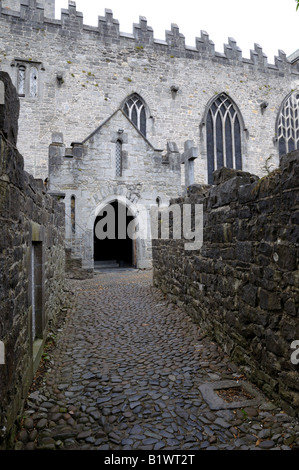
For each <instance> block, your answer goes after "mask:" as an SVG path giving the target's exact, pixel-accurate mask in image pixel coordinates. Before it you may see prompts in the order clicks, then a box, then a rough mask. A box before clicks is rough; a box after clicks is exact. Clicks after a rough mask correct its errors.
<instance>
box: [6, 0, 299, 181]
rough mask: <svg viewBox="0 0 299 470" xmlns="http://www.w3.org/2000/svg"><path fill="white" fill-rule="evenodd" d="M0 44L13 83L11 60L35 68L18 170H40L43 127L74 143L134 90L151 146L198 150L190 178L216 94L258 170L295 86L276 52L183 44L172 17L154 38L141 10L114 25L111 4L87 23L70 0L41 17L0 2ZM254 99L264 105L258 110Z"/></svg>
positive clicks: (38, 8)
mask: <svg viewBox="0 0 299 470" xmlns="http://www.w3.org/2000/svg"><path fill="white" fill-rule="evenodd" d="M199 27H200V25H199ZM8 38H9V39H8ZM0 44H1V47H0V49H1V50H0V60H1V62H0V68H1V69H2V70H4V71H6V72H8V73H9V74H10V76H11V78H12V80H13V83H14V84H16V80H17V68H18V61H17V59H22V60H23V61H25V62H24V64H25V65H26V67H27V68H28V70H29V69H30V67H31V66H32V65H33V64H35V65H36V67H37V68H38V95H37V97H36V98H30V97H28V96H25V97H21V98H20V100H21V117H20V123H19V127H20V129H19V141H18V145H19V148H20V151H21V153H22V154H23V155H24V158H25V167H26V170H27V171H29V172H30V173H31V174H33V175H34V176H35V177H41V178H45V177H46V176H47V174H48V165H47V157H48V146H49V145H50V143H51V141H52V140H51V136H52V133H54V132H62V133H63V135H64V139H65V142H66V145H67V146H69V145H71V143H72V142H74V141H75V142H80V141H82V140H83V139H84V138H85V136H86V135H89V134H90V133H91V132H93V130H94V129H96V128H97V127H98V126H99V125H100V124H101V123H102V122H103V121H105V120H106V119H107V118H108V117H109V116H111V115H112V114H113V113H114V112H115V111H116V110H117V109H118V108H119V107H120V106H121V105H122V103H123V101H124V100H125V99H126V97H128V96H129V95H130V94H131V93H134V92H136V93H139V94H140V95H141V96H142V98H143V99H144V100H145V102H146V104H147V138H148V140H149V141H150V142H151V143H152V145H153V146H154V147H155V148H162V149H165V148H166V142H167V141H171V142H173V141H175V142H176V144H177V145H178V148H179V151H180V152H182V151H183V147H184V142H185V141H186V140H188V139H189V140H193V141H194V143H195V146H196V147H198V148H199V151H200V152H199V153H200V156H199V158H198V159H197V160H196V162H195V170H196V182H197V183H205V182H206V181H207V165H206V143H205V139H206V136H205V126H204V121H205V112H206V107H207V104H208V103H209V101H210V100H211V99H212V98H213V97H215V96H216V94H218V93H222V92H224V93H227V94H229V96H230V97H231V98H232V99H233V101H234V102H235V103H236V105H237V106H238V108H239V110H240V112H241V114H242V117H243V121H244V129H242V132H243V169H244V170H246V171H250V172H252V173H255V174H259V175H260V174H261V175H263V174H264V168H263V167H264V165H265V159H266V158H268V157H269V156H270V155H271V156H272V160H271V164H274V165H275V166H277V164H278V149H277V144H276V141H275V137H276V136H275V125H276V118H277V114H278V112H279V108H280V105H281V103H282V101H283V100H284V98H285V97H286V96H287V95H288V94H289V93H290V92H291V91H292V90H294V89H296V88H297V87H298V85H299V72H298V70H297V67H296V66H292V65H291V63H290V62H288V60H287V58H286V56H285V54H284V53H283V52H282V51H278V55H277V57H275V58H274V60H273V62H274V63H273V64H272V63H270V62H268V59H267V57H266V56H265V55H264V53H263V50H262V48H261V47H260V46H259V45H257V44H254V45H253V49H252V50H251V51H248V58H246V56H245V57H244V54H243V53H242V51H241V50H240V49H239V48H238V45H237V43H236V41H235V40H234V39H232V38H229V40H228V43H227V44H226V45H225V46H224V51H223V52H217V51H215V48H214V44H213V42H212V41H211V39H210V38H209V36H208V34H207V33H206V32H204V31H201V32H200V31H199V37H198V38H195V39H194V45H191V46H188V45H186V44H185V38H184V36H183V34H182V33H181V32H180V30H179V28H178V26H177V25H175V24H173V25H172V26H171V29H170V30H169V31H166V33H165V39H156V38H155V36H154V31H153V30H152V28H151V27H150V26H149V25H148V24H147V20H146V18H144V17H140V18H139V23H134V24H133V30H132V33H124V32H122V31H120V25H119V22H118V21H117V20H116V19H115V18H113V14H112V12H111V10H105V16H99V23H98V27H96V26H88V25H85V24H84V18H83V15H82V13H80V12H78V11H77V10H76V5H75V2H72V1H70V2H69V8H68V9H62V11H61V19H59V20H58V19H53V18H48V17H46V15H45V11H44V9H43V7H42V5H41V4H40V3H39V2H37V3H36V2H35V0H30V2H29V0H27V2H26V1H25V0H23V1H22V5H21V7H20V9H19V10H18V11H12V10H7V9H6V8H3V7H2V9H1V11H0ZM57 76H61V79H59V80H58V79H57ZM263 102H267V103H268V107H267V108H266V109H264V110H263V111H262V110H261V107H260V105H261V103H263ZM261 129H262V131H263V132H261Z"/></svg>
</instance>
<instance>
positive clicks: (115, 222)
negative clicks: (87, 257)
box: [94, 201, 136, 267]
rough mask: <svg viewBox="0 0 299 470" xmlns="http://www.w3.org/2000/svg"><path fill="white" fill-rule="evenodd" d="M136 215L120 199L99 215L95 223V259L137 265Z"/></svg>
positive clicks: (124, 264)
mask: <svg viewBox="0 0 299 470" xmlns="http://www.w3.org/2000/svg"><path fill="white" fill-rule="evenodd" d="M134 225H135V224H134V216H133V215H132V214H131V213H130V210H129V209H128V208H127V207H126V206H125V205H124V204H122V203H120V202H119V201H113V202H111V203H109V204H107V206H105V207H104V209H102V210H101V212H100V214H99V215H98V216H97V218H96V220H95V224H94V261H95V263H96V262H97V264H99V263H100V262H102V263H104V262H115V263H116V264H117V265H118V266H119V267H132V266H133V267H135V265H136V260H135V257H136V255H135V251H136V250H135V242H134V240H133V239H132V234H133V233H134Z"/></svg>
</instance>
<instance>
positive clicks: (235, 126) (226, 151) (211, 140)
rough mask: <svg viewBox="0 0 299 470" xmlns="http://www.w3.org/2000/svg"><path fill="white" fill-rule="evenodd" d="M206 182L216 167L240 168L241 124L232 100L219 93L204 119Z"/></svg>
mask: <svg viewBox="0 0 299 470" xmlns="http://www.w3.org/2000/svg"><path fill="white" fill-rule="evenodd" d="M206 133H207V158H208V183H209V184H212V183H213V172H214V171H215V170H217V168H221V167H227V168H235V169H238V170H241V169H242V147H241V125H240V119H239V116H238V111H237V109H236V106H235V105H234V103H233V102H232V100H231V99H230V98H229V97H228V96H227V95H226V94H225V93H221V94H220V95H218V96H217V98H215V100H214V101H213V102H212V104H211V105H210V108H209V111H208V114H207V119H206Z"/></svg>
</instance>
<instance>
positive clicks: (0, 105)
mask: <svg viewBox="0 0 299 470" xmlns="http://www.w3.org/2000/svg"><path fill="white" fill-rule="evenodd" d="M19 112H20V102H19V97H18V95H17V92H16V89H15V87H14V86H13V84H12V81H11V79H10V77H9V75H8V73H6V72H0V131H2V133H3V135H4V137H6V139H7V140H8V141H9V142H11V143H12V144H13V145H16V143H17V137H18V119H19Z"/></svg>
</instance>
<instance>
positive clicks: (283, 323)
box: [153, 151, 299, 414]
mask: <svg viewBox="0 0 299 470" xmlns="http://www.w3.org/2000/svg"><path fill="white" fill-rule="evenodd" d="M298 175H299V152H298V151H296V152H292V153H290V154H288V155H286V156H284V157H282V159H281V163H280V166H279V168H278V169H276V170H274V171H273V172H272V173H270V174H269V175H268V176H266V177H264V178H261V179H258V178H257V177H255V176H253V175H251V174H249V173H244V172H237V171H235V170H227V169H222V170H219V171H217V172H216V173H215V183H216V184H215V185H214V186H200V185H194V186H191V187H190V188H189V191H188V194H187V195H186V197H184V198H179V199H175V200H172V201H171V203H176V204H180V206H182V205H183V204H191V205H194V204H203V210H204V218H203V221H204V226H203V227H204V228H203V246H202V248H201V250H200V251H199V250H196V251H185V250H184V240H161V239H160V240H154V241H153V265H154V283H155V285H156V286H157V287H159V288H161V289H162V290H163V291H164V292H165V293H166V294H167V295H168V296H169V297H170V299H171V300H172V301H174V302H177V303H178V304H180V305H182V306H183V307H184V308H185V309H186V311H187V312H188V313H189V314H190V316H191V317H192V318H193V319H194V321H196V322H198V323H199V324H200V325H201V326H202V328H203V330H204V331H206V332H207V333H208V334H209V335H210V336H211V337H212V338H213V339H215V340H216V341H217V342H218V343H219V344H220V345H222V347H223V348H224V349H225V350H226V351H227V352H228V353H229V354H230V355H231V357H232V359H233V360H234V361H236V362H237V363H238V364H240V365H241V367H242V368H243V370H244V372H245V374H246V375H247V377H248V378H250V379H251V380H252V381H253V382H255V383H256V384H257V385H258V386H259V387H261V388H262V389H263V390H264V391H265V392H266V393H267V394H268V395H269V396H270V397H272V398H274V399H279V400H281V401H282V403H283V404H284V406H287V407H290V409H291V410H292V411H293V412H295V413H296V414H298V413H299V371H298V365H295V364H293V363H292V361H291V355H292V353H294V350H292V349H291V344H292V342H293V341H296V340H298V339H299V317H298V315H299V270H298V267H299V266H298V250H299V227H298V222H299V218H298V217H299V211H298V209H299V178H298ZM162 218H163V216H162Z"/></svg>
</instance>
